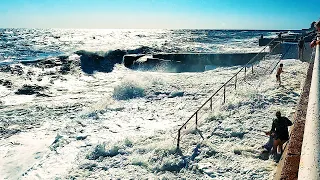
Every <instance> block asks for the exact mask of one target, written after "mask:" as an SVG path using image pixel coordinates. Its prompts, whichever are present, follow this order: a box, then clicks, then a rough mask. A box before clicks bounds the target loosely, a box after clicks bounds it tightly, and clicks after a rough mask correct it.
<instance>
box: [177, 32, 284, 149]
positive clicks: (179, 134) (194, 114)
mask: <svg viewBox="0 0 320 180" xmlns="http://www.w3.org/2000/svg"><path fill="white" fill-rule="evenodd" d="M276 39H278V38H277V37H276V38H274V39H272V40H271V41H270V42H269V43H268V44H267V45H266V46H265V47H264V48H263V49H262V50H261V51H260V52H259V53H258V54H256V55H255V56H254V57H253V58H251V59H250V60H249V61H248V62H247V63H246V64H245V65H244V66H243V67H242V68H241V69H240V70H239V71H238V72H237V73H235V74H234V75H233V76H232V77H231V78H230V79H229V80H228V81H227V82H225V83H224V84H223V85H222V86H221V87H220V88H219V89H218V90H216V91H215V93H213V94H212V95H211V96H210V97H209V98H208V99H207V100H206V101H205V102H204V103H203V104H202V105H201V106H200V107H199V108H198V109H197V110H196V111H195V112H194V113H193V114H192V115H191V117H190V118H189V119H188V120H187V121H186V122H185V123H184V124H183V125H182V126H181V127H180V128H179V130H178V138H177V149H179V148H180V136H181V130H182V129H183V128H184V127H185V126H186V124H187V123H188V122H189V121H190V120H191V119H192V118H194V117H195V116H196V128H197V125H198V118H197V116H198V112H199V111H200V110H201V109H202V108H203V107H204V106H205V105H206V104H207V103H208V102H209V101H211V104H210V108H211V110H212V98H213V97H214V96H215V95H216V94H217V93H218V92H219V91H220V90H221V89H222V88H224V102H225V88H226V85H227V84H228V83H229V82H230V81H231V80H233V79H234V78H235V89H236V83H237V76H238V74H239V73H240V72H241V71H242V70H243V69H245V74H246V68H247V66H248V65H249V64H252V63H254V62H256V61H257V60H255V58H256V57H257V56H258V55H259V54H261V53H263V52H264V51H265V49H266V48H267V47H268V46H269V45H270V44H271V43H273V42H274V41H275V40H276ZM280 43H281V42H279V43H278V44H277V45H276V46H278V45H279V44H280ZM276 46H275V47H276ZM275 47H274V48H275ZM270 52H271V51H270ZM265 56H266V54H265V55H264V56H263V58H265ZM252 72H253V65H252Z"/></svg>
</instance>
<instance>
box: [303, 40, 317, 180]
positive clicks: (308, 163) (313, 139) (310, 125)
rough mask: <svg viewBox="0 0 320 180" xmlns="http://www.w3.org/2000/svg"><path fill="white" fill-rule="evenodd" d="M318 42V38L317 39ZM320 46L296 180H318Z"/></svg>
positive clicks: (315, 62)
mask: <svg viewBox="0 0 320 180" xmlns="http://www.w3.org/2000/svg"><path fill="white" fill-rule="evenodd" d="M318 40H319V38H318ZM319 53H320V46H319V45H317V47H316V54H315V60H314V67H313V73H312V81H311V87H310V94H309V103H308V109H307V117H306V123H305V131H304V132H305V133H304V135H303V143H302V152H301V158H300V165H299V174H298V180H319V179H320V118H319V113H320V110H319V108H320V105H319V103H320V90H319V89H320V88H319V85H320V69H319V68H320V67H319V61H320V54H319Z"/></svg>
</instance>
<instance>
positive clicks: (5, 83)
mask: <svg viewBox="0 0 320 180" xmlns="http://www.w3.org/2000/svg"><path fill="white" fill-rule="evenodd" d="M0 84H2V85H3V86H5V87H7V88H11V87H12V82H11V81H9V80H4V79H0Z"/></svg>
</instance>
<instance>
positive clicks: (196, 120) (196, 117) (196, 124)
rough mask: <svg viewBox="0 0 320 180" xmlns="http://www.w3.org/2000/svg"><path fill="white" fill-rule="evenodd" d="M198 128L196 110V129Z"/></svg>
mask: <svg viewBox="0 0 320 180" xmlns="http://www.w3.org/2000/svg"><path fill="white" fill-rule="evenodd" d="M197 128H198V111H197V112H196V129H197Z"/></svg>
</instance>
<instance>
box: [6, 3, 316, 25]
mask: <svg viewBox="0 0 320 180" xmlns="http://www.w3.org/2000/svg"><path fill="white" fill-rule="evenodd" d="M319 18H320V0H290V1H284V0H267V1H263V0H0V28H85V29H101V28H103V29H302V28H309V27H310V24H311V22H312V21H317V20H319Z"/></svg>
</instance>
